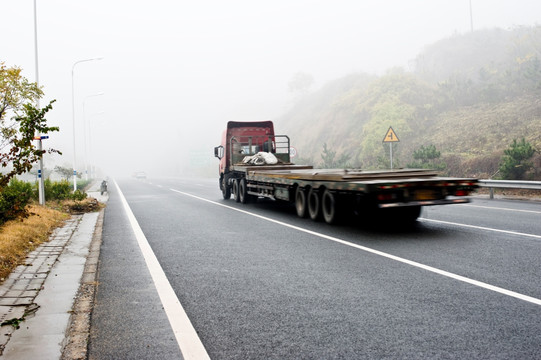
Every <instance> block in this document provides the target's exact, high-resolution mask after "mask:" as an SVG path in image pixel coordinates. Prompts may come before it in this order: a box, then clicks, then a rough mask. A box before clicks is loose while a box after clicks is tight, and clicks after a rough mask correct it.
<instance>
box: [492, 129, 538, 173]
mask: <svg viewBox="0 0 541 360" xmlns="http://www.w3.org/2000/svg"><path fill="white" fill-rule="evenodd" d="M534 154H535V149H534V148H533V146H532V144H530V143H529V142H527V141H526V140H525V139H524V138H522V140H521V141H520V142H517V139H514V140H513V143H512V144H511V145H510V146H509V148H507V149H506V150H504V155H503V156H502V160H501V162H500V167H499V172H500V176H501V178H502V179H506V180H522V179H524V176H525V175H526V173H527V172H528V171H530V170H532V168H533V163H532V162H531V161H530V159H531V158H532V157H533V155H534Z"/></svg>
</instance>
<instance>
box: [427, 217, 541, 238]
mask: <svg viewBox="0 0 541 360" xmlns="http://www.w3.org/2000/svg"><path fill="white" fill-rule="evenodd" d="M419 220H420V221H426V222H433V223H439V224H446V225H453V226H460V227H465V228H470V229H477V230H483V231H492V232H499V233H503V234H510V235H518V236H525V237H531V238H534V239H539V240H541V235H535V234H528V233H522V232H518V231H511V230H502V229H494V228H489V227H484V226H477V225H468V224H460V223H455V222H450V221H443V220H434V219H427V218H420V219H419Z"/></svg>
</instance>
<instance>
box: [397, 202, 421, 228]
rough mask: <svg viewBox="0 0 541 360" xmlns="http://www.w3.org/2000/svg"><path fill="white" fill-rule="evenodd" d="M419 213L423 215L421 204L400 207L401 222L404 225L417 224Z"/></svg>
mask: <svg viewBox="0 0 541 360" xmlns="http://www.w3.org/2000/svg"><path fill="white" fill-rule="evenodd" d="M419 215H421V207H420V206H408V207H404V208H400V212H399V217H400V222H401V223H402V224H404V225H412V224H415V222H416V221H417V218H418V217H419Z"/></svg>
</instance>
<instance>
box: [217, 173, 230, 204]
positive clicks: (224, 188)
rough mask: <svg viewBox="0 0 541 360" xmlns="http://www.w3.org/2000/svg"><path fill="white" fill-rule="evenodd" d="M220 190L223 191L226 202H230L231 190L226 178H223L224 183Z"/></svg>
mask: <svg viewBox="0 0 541 360" xmlns="http://www.w3.org/2000/svg"><path fill="white" fill-rule="evenodd" d="M220 188H221V189H222V195H223V197H224V200H229V199H230V198H231V188H230V187H229V186H228V185H227V181H226V178H225V176H224V177H222V183H221V186H220Z"/></svg>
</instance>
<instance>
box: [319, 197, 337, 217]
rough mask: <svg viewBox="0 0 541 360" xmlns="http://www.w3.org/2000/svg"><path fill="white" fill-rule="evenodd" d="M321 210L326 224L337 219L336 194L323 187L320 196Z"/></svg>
mask: <svg viewBox="0 0 541 360" xmlns="http://www.w3.org/2000/svg"><path fill="white" fill-rule="evenodd" d="M321 211H322V212H323V218H324V219H325V222H326V223H327V224H335V223H336V222H337V220H338V209H337V206H336V196H335V195H334V194H333V193H332V192H331V191H329V190H328V189H325V191H324V192H323V195H322V196H321Z"/></svg>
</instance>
